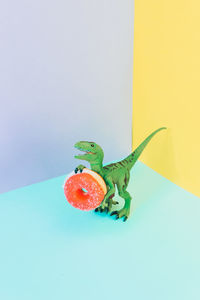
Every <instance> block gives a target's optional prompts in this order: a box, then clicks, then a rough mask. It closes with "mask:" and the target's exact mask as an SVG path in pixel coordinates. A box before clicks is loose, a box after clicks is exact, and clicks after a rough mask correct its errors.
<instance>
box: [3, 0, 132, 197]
mask: <svg viewBox="0 0 200 300" xmlns="http://www.w3.org/2000/svg"><path fill="white" fill-rule="evenodd" d="M133 15H134V3H133V1H131V0H126V1H119V0H115V1H113V0H112V1H111V0H106V1H104V0H101V1H97V0H77V1H72V0H71V1H69V0H57V1H52V0H48V1H47V0H34V1H25V0H18V1H15V0H7V1H2V2H1V3H0V104H1V110H0V149H1V150H0V192H5V191H8V190H10V189H14V188H17V187H21V186H24V185H27V184H31V183H34V182H37V181H41V180H45V179H48V178H51V177H55V176H58V175H61V174H65V173H68V172H70V171H71V170H72V169H73V168H74V167H75V166H76V165H77V164H78V163H79V161H78V160H75V159H74V158H73V155H74V149H73V145H74V143H75V142H76V141H78V140H93V141H95V142H97V143H99V144H100V145H102V147H103V148H104V150H105V160H104V161H105V163H106V162H110V161H112V160H116V159H119V158H121V157H122V156H126V155H127V154H128V153H129V152H130V150H131V127H132V125H131V115H132V114H131V110H132V67H133Z"/></svg>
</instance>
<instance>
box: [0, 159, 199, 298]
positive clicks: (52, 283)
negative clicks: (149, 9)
mask: <svg viewBox="0 0 200 300" xmlns="http://www.w3.org/2000/svg"><path fill="white" fill-rule="evenodd" d="M69 171H70V170H69ZM64 179H65V176H61V177H57V178H54V179H51V180H48V181H45V182H41V183H37V184H33V185H31V186H27V187H24V188H21V189H18V190H14V191H11V192H8V193H5V194H2V195H0V220H1V222H0V223H1V226H0V237H1V246H0V299H2V300H11V299H12V300H18V299H19V300H32V299H34V300H36V299H37V300H40V299H41V300H46V299H48V300H51V299H52V300H56V299H59V300H60V299H75V300H78V299H80V300H86V299H87V300H90V299H91V300H93V299H95V300H99V299H104V300H106V299H109V300H110V299H115V300H117V299H126V298H127V299H138V300H151V299H152V300H157V299H159V300H165V299H167V300H179V299H180V300H184V299H188V300H197V299H198V300H199V299H200V238H199V236H200V235H199V231H200V199H199V198H198V197H196V196H194V195H192V194H191V193H189V192H187V191H185V190H184V189H182V188H180V187H178V186H177V185H175V184H173V183H171V182H170V181H168V180H167V179H165V178H163V177H162V176H160V175H159V174H157V173H156V172H155V171H153V170H152V169H150V168H148V167H147V166H145V165H144V164H143V163H141V162H137V164H136V165H135V167H134V168H133V169H132V174H131V180H130V184H129V187H128V191H129V192H130V193H131V195H132V196H133V201H132V213H131V217H130V219H129V220H128V221H127V222H125V223H124V222H123V221H121V220H114V219H115V218H114V217H109V216H106V215H100V214H96V213H95V212H94V211H91V212H84V211H80V210H77V209H75V208H73V207H72V206H70V205H69V204H68V202H67V201H66V199H65V196H64V193H63V188H62V185H63V182H64ZM116 199H118V200H119V196H118V195H117V196H116ZM121 204H122V202H121Z"/></svg>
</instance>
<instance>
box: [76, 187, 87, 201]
mask: <svg viewBox="0 0 200 300" xmlns="http://www.w3.org/2000/svg"><path fill="white" fill-rule="evenodd" d="M76 194H77V197H78V198H80V199H82V200H84V199H87V198H88V197H89V193H88V191H87V190H86V188H79V189H77V191H76Z"/></svg>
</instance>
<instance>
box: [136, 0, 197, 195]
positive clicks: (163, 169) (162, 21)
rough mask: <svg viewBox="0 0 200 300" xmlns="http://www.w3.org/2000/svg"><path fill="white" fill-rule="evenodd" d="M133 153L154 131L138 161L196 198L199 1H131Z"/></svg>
mask: <svg viewBox="0 0 200 300" xmlns="http://www.w3.org/2000/svg"><path fill="white" fill-rule="evenodd" d="M134 31H135V32H134V79H133V148H135V147H136V146H137V145H138V144H139V143H140V142H141V141H142V140H143V139H144V138H145V137H146V136H147V135H148V134H149V133H151V132H152V131H153V130H155V129H157V128H158V127H162V126H166V127H168V130H167V131H161V132H159V133H158V134H157V136H155V137H154V138H153V140H152V141H151V142H150V143H149V145H148V146H147V148H146V149H145V151H144V152H143V154H142V156H141V161H143V162H144V163H145V164H146V165H148V166H149V167H151V168H153V169H154V170H155V171H157V172H159V173H160V174H161V175H163V176H164V177H166V178H168V179H170V180H171V181H173V182H174V183H176V184H178V185H180V186H181V187H183V188H185V189H186V190H188V191H190V192H192V193H194V194H196V195H197V196H200V1H199V0H190V1H186V0H151V1H149V0H135V24H134Z"/></svg>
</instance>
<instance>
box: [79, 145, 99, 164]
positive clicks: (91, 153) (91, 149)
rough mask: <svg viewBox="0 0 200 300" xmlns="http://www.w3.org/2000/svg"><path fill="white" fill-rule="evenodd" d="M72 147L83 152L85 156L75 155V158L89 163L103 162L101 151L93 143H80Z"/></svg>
mask: <svg viewBox="0 0 200 300" xmlns="http://www.w3.org/2000/svg"><path fill="white" fill-rule="evenodd" d="M74 147H75V148H76V149H78V150H80V151H83V152H85V154H79V155H75V156H74V157H75V158H78V159H83V160H86V161H88V162H89V163H95V162H97V163H98V162H102V161H103V156H104V153H103V150H102V148H101V147H100V146H99V145H97V144H96V143H94V142H87V141H81V142H78V143H76V144H75V145H74Z"/></svg>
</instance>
